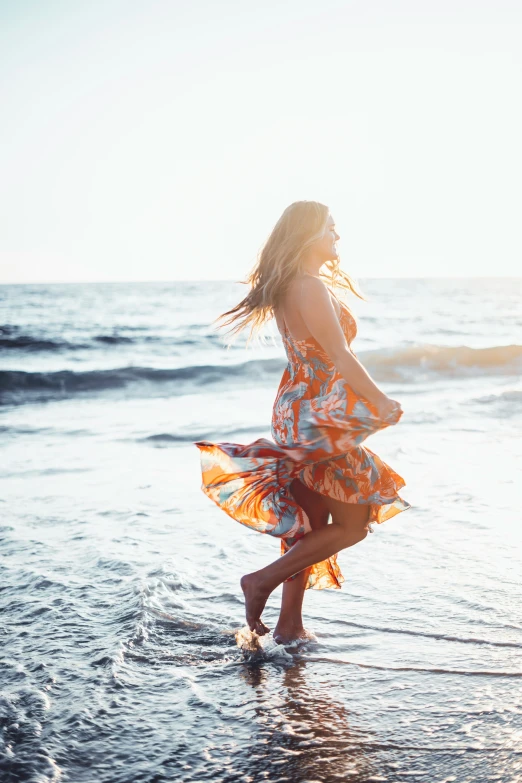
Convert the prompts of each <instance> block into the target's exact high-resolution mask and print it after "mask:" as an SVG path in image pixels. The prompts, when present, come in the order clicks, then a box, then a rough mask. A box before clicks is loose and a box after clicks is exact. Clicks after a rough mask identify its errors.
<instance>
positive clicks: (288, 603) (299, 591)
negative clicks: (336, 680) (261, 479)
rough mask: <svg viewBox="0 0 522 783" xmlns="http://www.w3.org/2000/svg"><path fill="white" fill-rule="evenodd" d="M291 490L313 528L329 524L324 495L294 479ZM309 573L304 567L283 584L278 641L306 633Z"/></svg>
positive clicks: (276, 628)
mask: <svg viewBox="0 0 522 783" xmlns="http://www.w3.org/2000/svg"><path fill="white" fill-rule="evenodd" d="M290 489H291V491H292V494H293V496H294V498H295V499H296V501H297V502H298V503H299V505H300V506H301V508H303V509H304V511H305V512H306V514H307V516H308V519H309V520H310V525H311V527H312V530H319V529H320V528H322V527H324V526H325V525H327V524H328V518H329V516H330V512H329V511H328V508H327V506H326V504H325V500H324V497H323V496H322V495H320V494H319V493H318V492H314V491H313V490H311V489H309V488H308V487H306V486H305V485H304V484H302V483H301V481H299V480H298V479H295V480H294V481H293V482H292V484H291V485H290ZM309 573H310V568H304V569H303V570H302V571H300V572H299V573H298V574H297V575H296V576H295V578H294V579H292V580H291V581H289V582H284V584H283V597H282V599H281V611H280V613H279V619H278V621H277V625H276V627H275V628H274V639H275V640H276V641H278V642H283V643H285V642H291V641H293V640H294V639H298V638H299V636H301V635H302V634H303V633H304V627H303V616H302V609H303V599H304V592H305V587H306V582H307V579H308V575H309Z"/></svg>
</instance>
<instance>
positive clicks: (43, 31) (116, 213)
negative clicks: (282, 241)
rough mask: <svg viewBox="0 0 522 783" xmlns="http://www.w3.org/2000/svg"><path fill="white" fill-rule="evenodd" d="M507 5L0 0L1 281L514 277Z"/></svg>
mask: <svg viewBox="0 0 522 783" xmlns="http://www.w3.org/2000/svg"><path fill="white" fill-rule="evenodd" d="M521 33H522V4H521V3H520V2H519V0H511V2H506V0H490V1H489V2H483V1H482V0H473V1H471V0H470V1H469V2H465V1H464V0H450V1H448V0H409V2H407V1H406V0H381V1H377V0H353V1H350V0H313V2H312V1H311V0H276V1H274V0H263V2H259V0H256V2H254V1H253V0H238V1H237V2H236V1H235V0H147V2H145V0H142V1H141V2H135V1H134V0H89V2H84V1H83V0H67V1H66V2H51V1H50V0H33V1H32V2H31V1H29V0H10V1H9V0H0V63H1V70H0V106H1V107H2V122H1V123H0V170H1V172H2V175H1V179H0V282H2V283H9V282H54V281H60V282H62V281H64V282H68V281H71V282H73V281H95V280H96V281H98V280H99V281H108V280H176V279H189V280H199V279H209V280H212V279H233V280H242V279H244V278H245V275H246V274H247V273H248V271H249V270H250V269H251V267H252V266H253V264H254V263H255V260H256V256H257V253H258V252H259V250H260V248H261V247H262V245H263V242H264V241H265V240H266V238H267V237H268V235H269V233H270V231H271V229H272V227H273V225H274V224H275V222H276V221H277V219H278V217H279V215H280V214H281V212H282V211H283V209H284V208H285V207H286V206H287V205H288V204H289V203H291V202H292V201H295V200H298V199H314V200H319V201H322V202H323V203H325V204H327V205H328V206H329V207H330V210H331V213H332V215H333V217H334V219H335V222H336V226H337V230H338V233H339V234H340V235H341V241H340V243H339V248H340V252H341V260H342V266H343V268H344V269H346V270H347V271H348V272H349V273H350V274H352V275H354V276H355V277H356V278H364V277H373V276H376V277H423V276H475V275H478V276H484V275H486V276H488V275H499V276H505V275H520V274H521V271H520V270H521V268H522V232H521V231H520V217H521V215H522V145H521V143H520V139H521V138H522V101H521V100H520V85H521V83H522V79H521V77H522V53H521V50H522V47H521V45H520V41H521V40H522V36H521Z"/></svg>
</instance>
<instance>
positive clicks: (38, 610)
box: [0, 278, 522, 783]
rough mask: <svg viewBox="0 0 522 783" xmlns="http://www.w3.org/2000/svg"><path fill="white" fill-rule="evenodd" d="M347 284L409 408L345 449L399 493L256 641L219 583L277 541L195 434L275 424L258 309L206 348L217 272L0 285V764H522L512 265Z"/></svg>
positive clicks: (134, 768)
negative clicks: (219, 501)
mask: <svg viewBox="0 0 522 783" xmlns="http://www.w3.org/2000/svg"><path fill="white" fill-rule="evenodd" d="M360 284H361V287H362V290H363V292H364V293H365V295H366V296H367V298H368V301H367V302H359V301H357V300H355V299H354V298H353V297H352V298H351V299H348V300H347V302H348V304H349V305H350V307H352V308H353V311H354V313H355V315H356V317H357V320H358V336H357V338H356V340H355V342H354V345H353V347H354V350H355V352H356V354H357V355H358V357H359V358H360V359H361V361H362V362H363V364H364V365H365V366H366V367H367V369H368V370H369V372H370V373H371V374H372V377H374V378H375V380H376V381H377V382H378V383H379V384H380V385H381V387H382V388H383V389H384V390H385V391H386V393H387V394H389V396H391V397H392V398H393V399H397V400H399V401H400V402H401V404H402V407H403V409H404V415H403V417H402V419H401V421H400V423H399V424H398V425H397V426H395V427H390V428H388V429H386V430H385V431H383V432H381V433H379V434H378V435H376V436H374V437H372V438H370V439H369V440H368V442H367V445H368V446H369V448H371V449H372V450H373V451H375V452H376V453H377V454H378V455H379V456H380V457H381V458H382V459H384V460H385V461H386V462H388V463H389V464H390V465H391V466H392V467H393V468H394V469H395V470H397V471H398V472H399V473H400V475H402V476H403V477H404V478H405V480H406V487H405V488H404V489H403V490H401V495H402V496H403V497H404V498H405V499H406V500H408V501H409V502H410V503H411V504H412V508H411V509H409V510H408V511H407V513H404V514H400V515H399V516H398V517H397V518H396V519H391V520H389V521H388V522H386V523H384V524H383V525H379V526H376V528H375V530H374V532H373V534H371V535H369V536H368V537H367V538H366V539H365V540H364V541H363V542H362V543H361V544H359V545H357V546H355V547H353V548H351V549H349V550H346V551H343V552H342V553H341V554H340V556H339V561H340V565H341V568H342V571H343V573H344V575H345V578H346V582H345V583H344V585H343V587H342V590H336V591H334V590H329V591H315V590H314V591H311V590H309V591H307V593H306V596H305V610H304V616H305V624H306V627H307V628H308V629H309V630H310V632H311V633H312V634H313V637H312V638H311V640H310V641H309V642H307V643H306V644H304V645H301V646H298V647H297V648H295V649H290V650H285V649H282V648H277V646H276V645H270V643H269V640H268V643H267V647H266V650H265V652H264V653H263V652H262V651H261V652H260V653H259V654H258V655H251V656H249V655H246V654H245V652H244V651H242V650H241V649H240V647H238V644H237V642H236V638H235V635H236V632H238V631H239V630H240V629H241V628H242V627H243V626H244V614H243V603H242V594H241V591H240V588H239V578H240V576H241V575H242V574H243V573H245V572H248V571H252V570H254V569H256V568H260V567H262V566H263V565H265V564H266V563H268V562H270V561H271V560H272V559H274V558H275V557H276V556H277V555H278V553H279V545H278V541H276V540H274V539H273V538H271V537H270V536H263V535H260V534H257V533H254V532H253V531H251V530H248V529H247V528H245V527H242V526H241V525H239V524H238V523H236V522H234V521H233V520H231V519H230V518H229V517H227V515H226V514H224V513H223V512H222V511H220V510H219V509H218V508H217V507H216V506H215V505H214V504H212V503H211V502H210V501H209V500H208V498H206V497H205V496H204V494H203V493H202V492H201V489H200V485H201V472H200V463H199V453H198V450H197V448H196V447H195V446H194V441H197V440H213V441H220V440H221V441H231V442H237V443H249V442H251V441H253V440H255V439H256V438H260V437H268V438H269V437H270V419H271V408H272V404H273V401H274V398H275V395H276V391H277V386H278V383H279V379H280V376H281V373H282V370H283V368H284V366H285V357H284V351H283V348H282V345H281V340H280V338H279V336H278V335H277V330H276V329H275V327H274V328H273V329H272V334H273V341H269V342H268V343H267V344H266V345H257V344H254V345H252V346H251V347H249V348H247V347H246V346H245V339H244V337H242V338H241V339H239V340H238V341H237V343H236V344H234V345H233V346H232V347H230V348H229V349H227V348H226V346H225V345H224V342H223V335H222V334H220V333H218V332H216V331H215V329H214V328H213V326H212V321H213V319H215V318H216V316H217V315H218V314H219V313H220V312H222V311H223V310H224V309H226V308H227V307H229V306H232V305H233V304H235V303H236V302H237V301H239V299H240V297H241V296H242V295H244V291H245V289H244V287H241V286H239V285H238V284H236V283H232V282H230V281H205V282H193V283H192V282H178V283H113V284H94V283H92V284H79V283H78V284H68V285H65V284H64V285H59V284H45V285H44V284H42V285H36V284H35V285H5V286H0V439H1V444H2V449H1V452H2V458H1V466H2V469H1V471H0V526H1V527H0V531H1V533H0V553H1V555H2V557H1V560H0V563H1V565H0V568H1V575H2V580H1V583H2V590H1V591H0V607H1V615H0V618H1V619H0V624H1V625H0V628H1V632H2V654H1V667H2V673H1V678H0V691H1V694H0V718H1V722H2V729H1V736H2V737H3V739H2V743H3V744H0V753H1V757H0V759H1V760H0V779H1V780H2V783H4V782H5V783H15V781H34V783H51V781H59V780H64V781H71V782H72V783H91V781H92V783H138V782H140V783H160V781H187V783H199V781H205V780H212V781H222V783H232V781H241V782H242V783H243V782H244V783H257V782H258V781H264V780H266V781H271V782H272V783H278V782H280V783H282V782H283V781H288V782H289V783H290V782H291V783H305V781H307V782H308V783H317V782H318V781H321V782H322V783H334V782H337V781H344V780H354V781H357V783H365V782H366V781H368V782H369V781H389V782H390V783H400V782H401V781H409V780H413V781H418V782H419V783H424V781H426V783H428V781H429V783H442V782H443V781H446V782H447V783H449V781H453V780H454V781H457V783H464V782H465V781H473V782H474V783H477V782H480V781H486V780H488V781H489V780H496V781H502V783H504V781H505V783H508V781H509V782H511V781H513V782H514V781H516V780H522V703H521V698H520V688H521V685H522V610H521V599H522V582H521V579H520V562H521V556H522V537H521V535H520V506H521V504H520V475H521V470H522V444H521V433H522V380H521V372H522V315H521V312H520V302H521V297H522V278H484V279H480V278H476V279H474V278H469V279H465V278H455V279H449V278H448V279H436V278H424V279H420V278H419V279H411V278H410V279H400V278H397V279H394V280H386V279H378V278H375V279H367V280H365V279H362V280H361V281H360ZM280 594H281V591H280V589H279V590H277V591H276V592H275V593H274V594H273V595H272V596H271V598H270V599H269V602H268V605H267V609H266V612H265V615H264V619H265V622H266V623H267V625H268V626H269V627H274V625H275V622H276V619H277V612H278V604H279V601H280Z"/></svg>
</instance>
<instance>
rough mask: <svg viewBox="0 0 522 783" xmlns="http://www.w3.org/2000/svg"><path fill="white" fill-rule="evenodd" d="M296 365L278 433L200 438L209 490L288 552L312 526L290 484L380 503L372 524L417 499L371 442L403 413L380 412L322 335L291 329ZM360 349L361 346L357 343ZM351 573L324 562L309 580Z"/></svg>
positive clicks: (288, 340) (344, 310)
mask: <svg viewBox="0 0 522 783" xmlns="http://www.w3.org/2000/svg"><path fill="white" fill-rule="evenodd" d="M339 303H340V305H341V315H340V319H339V320H340V324H341V327H342V330H343V332H344V335H345V337H346V341H347V344H348V346H350V344H351V342H352V340H353V339H354V337H355V336H356V334H357V326H356V322H355V319H354V317H353V316H352V314H351V313H350V310H349V309H348V307H347V306H346V305H345V304H344V303H343V302H339ZM283 344H284V347H285V351H286V355H287V358H288V364H287V366H286V368H285V370H284V372H283V377H282V378H281V382H280V384H279V389H278V391H277V395H276V399H275V402H274V407H273V415H272V437H273V439H274V441H275V442H272V441H270V440H267V439H266V438H260V439H259V440H256V441H254V442H253V443H250V444H248V445H241V444H238V443H210V442H208V441H198V442H196V443H195V445H196V446H197V447H198V448H199V449H200V452H201V469H202V475H203V485H202V490H203V492H205V494H206V495H207V496H208V497H209V498H211V500H213V501H214V502H215V503H216V504H217V505H218V506H219V507H220V508H222V509H223V511H225V512H226V513H227V514H228V515H229V516H231V517H232V518H233V519H235V520H237V521H238V522H241V523H242V524H243V525H247V526H248V527H251V528H253V529H254V530H257V531H258V532H260V533H269V534H270V535H272V536H276V537H277V538H280V539H281V553H282V554H284V553H285V552H286V551H287V550H288V548H289V547H290V546H292V545H293V544H294V543H295V542H296V541H298V540H299V539H300V538H302V537H303V535H305V534H306V533H307V532H309V531H310V530H311V527H310V522H309V520H308V517H307V515H306V513H305V511H304V510H303V509H302V508H301V506H299V505H298V503H297V502H296V501H295V499H294V497H293V495H292V493H291V491H290V484H291V483H292V481H293V480H294V479H296V478H297V479H299V480H300V481H301V482H302V483H303V484H305V485H306V486H307V487H309V488H310V489H312V490H314V491H315V492H318V493H320V494H321V495H328V496H329V497H332V498H335V499H337V500H340V501H342V502H345V503H364V504H367V505H369V506H370V515H369V524H371V523H372V522H378V523H380V522H384V521H385V520H387V519H390V517H393V516H394V515H395V514H398V513H400V512H401V511H405V510H406V509H407V508H409V507H410V504H409V503H408V502H407V501H405V500H403V499H402V498H401V497H400V496H399V495H398V494H397V493H398V490H399V489H400V488H401V487H403V486H404V484H405V482H404V479H403V478H402V477H401V476H399V475H398V473H396V472H395V471H394V470H393V469H392V468H391V467H390V466H389V465H387V464H386V463H385V462H383V460H381V459H380V458H379V457H378V456H377V454H375V453H374V452H373V451H370V449H369V448H367V447H366V446H362V445H361V444H362V442H363V441H364V440H365V439H366V438H367V437H368V436H369V435H371V434H372V433H374V432H378V431H379V430H382V429H384V428H385V427H388V426H390V425H391V424H396V423H397V421H398V418H399V416H400V414H397V413H393V414H391V415H390V416H389V417H388V418H387V419H380V418H379V416H378V415H377V411H376V408H375V406H374V405H372V404H371V403H369V402H368V401H367V400H366V399H364V398H363V397H361V396H360V395H357V394H356V393H355V391H354V390H353V389H352V388H351V387H350V386H349V385H348V383H347V382H346V381H345V379H344V378H343V376H342V375H341V374H340V373H339V372H338V371H337V369H336V367H335V365H334V364H333V363H332V361H331V360H330V358H329V357H328V355H327V354H326V353H325V351H324V350H323V349H322V348H321V346H320V345H319V343H318V342H317V341H316V340H315V339H314V338H312V337H308V338H307V339H306V340H296V339H295V338H294V337H292V336H291V335H290V333H289V332H288V330H287V329H286V328H285V329H284V332H283ZM350 350H351V349H350ZM343 581H344V578H343V576H342V574H341V571H340V569H339V566H338V564H337V556H336V555H333V556H332V557H330V558H328V559H327V560H323V561H322V562H319V563H316V564H315V565H314V566H312V568H311V570H310V575H309V578H308V583H307V587H313V588H316V589H322V588H328V587H334V588H338V587H340V585H341V582H343Z"/></svg>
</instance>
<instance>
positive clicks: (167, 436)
mask: <svg viewBox="0 0 522 783" xmlns="http://www.w3.org/2000/svg"><path fill="white" fill-rule="evenodd" d="M1 429H2V428H1V427H0V432H1ZM263 430H266V424H265V425H262V424H260V425H258V426H257V427H256V426H253V425H252V426H249V427H230V428H228V429H227V428H225V429H223V428H220V430H219V435H220V437H222V438H223V437H228V436H232V435H244V434H246V433H256V432H261V431H263ZM214 436H217V433H213V432H212V433H211V432H208V431H206V432H187V433H185V434H181V433H180V434H177V435H175V434H172V433H170V432H158V433H155V434H154V435H147V436H146V437H144V438H139V439H138V442H139V443H152V444H155V443H159V444H160V445H161V444H165V443H193V442H194V441H196V440H212V438H213V437H214Z"/></svg>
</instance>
